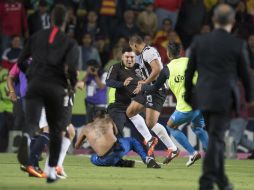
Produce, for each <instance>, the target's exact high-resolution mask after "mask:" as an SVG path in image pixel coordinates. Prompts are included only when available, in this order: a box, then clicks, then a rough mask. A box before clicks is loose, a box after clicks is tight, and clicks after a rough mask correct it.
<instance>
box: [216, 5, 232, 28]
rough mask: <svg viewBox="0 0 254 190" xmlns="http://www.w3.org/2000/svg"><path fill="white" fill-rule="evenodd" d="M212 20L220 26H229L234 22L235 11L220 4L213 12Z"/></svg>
mask: <svg viewBox="0 0 254 190" xmlns="http://www.w3.org/2000/svg"><path fill="white" fill-rule="evenodd" d="M213 19H214V21H215V22H217V23H218V24H219V25H221V26H225V25H227V24H231V23H233V22H234V20H235V11H234V9H233V8H232V7H231V6H229V5H227V4H220V5H218V6H217V7H216V8H215V10H214V14H213Z"/></svg>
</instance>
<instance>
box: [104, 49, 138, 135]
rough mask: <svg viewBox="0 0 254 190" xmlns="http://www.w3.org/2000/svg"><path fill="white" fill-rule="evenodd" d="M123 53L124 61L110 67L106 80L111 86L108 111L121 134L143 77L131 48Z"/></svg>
mask: <svg viewBox="0 0 254 190" xmlns="http://www.w3.org/2000/svg"><path fill="white" fill-rule="evenodd" d="M122 53H123V55H122V62H121V63H119V64H116V65H113V66H112V67H111V68H110V69H109V72H108V76H107V80H106V85H107V86H108V87H110V88H109V106H108V113H109V115H110V117H111V118H112V119H113V120H114V122H115V123H116V126H117V128H118V131H119V135H121V136H122V135H123V128H124V124H125V123H126V121H127V117H126V113H125V112H126V109H127V108H128V106H129V104H130V103H131V99H132V98H133V97H135V96H136V95H135V94H133V91H134V90H135V88H136V87H137V84H138V81H139V80H140V78H141V76H140V73H139V67H138V65H137V64H136V63H135V54H134V52H132V50H131V49H130V48H124V49H123V50H122ZM141 98H142V97H141Z"/></svg>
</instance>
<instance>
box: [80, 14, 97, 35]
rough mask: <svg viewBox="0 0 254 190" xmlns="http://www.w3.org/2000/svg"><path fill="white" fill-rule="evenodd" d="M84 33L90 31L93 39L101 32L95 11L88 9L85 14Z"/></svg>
mask: <svg viewBox="0 0 254 190" xmlns="http://www.w3.org/2000/svg"><path fill="white" fill-rule="evenodd" d="M83 32H84V33H90V34H91V35H92V37H93V39H95V36H96V35H98V34H99V33H100V32H101V29H100V27H99V25H98V15H97V13H96V12H95V11H93V10H92V11H89V12H88V14H87V22H86V23H85V25H84V29H83Z"/></svg>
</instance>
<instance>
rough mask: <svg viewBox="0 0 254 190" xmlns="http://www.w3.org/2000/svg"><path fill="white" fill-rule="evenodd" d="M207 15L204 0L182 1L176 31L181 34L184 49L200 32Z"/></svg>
mask: <svg viewBox="0 0 254 190" xmlns="http://www.w3.org/2000/svg"><path fill="white" fill-rule="evenodd" d="M205 16H206V9H205V6H204V2H203V0H189V1H183V2H182V6H181V9H180V12H179V17H178V21H177V25H176V31H177V33H178V34H179V35H180V38H181V40H182V43H183V47H184V49H187V48H188V47H189V45H190V43H191V41H192V38H193V37H194V36H195V35H196V34H198V33H199V32H200V29H201V26H202V25H203V22H204V21H205Z"/></svg>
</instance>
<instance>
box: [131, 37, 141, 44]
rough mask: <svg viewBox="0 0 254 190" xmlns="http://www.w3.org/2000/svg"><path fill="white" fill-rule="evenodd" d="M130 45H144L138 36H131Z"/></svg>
mask: <svg viewBox="0 0 254 190" xmlns="http://www.w3.org/2000/svg"><path fill="white" fill-rule="evenodd" d="M129 42H130V44H134V43H135V44H142V43H144V40H143V39H142V38H141V36H139V35H133V36H131V37H130V39H129Z"/></svg>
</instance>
